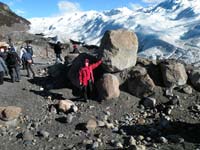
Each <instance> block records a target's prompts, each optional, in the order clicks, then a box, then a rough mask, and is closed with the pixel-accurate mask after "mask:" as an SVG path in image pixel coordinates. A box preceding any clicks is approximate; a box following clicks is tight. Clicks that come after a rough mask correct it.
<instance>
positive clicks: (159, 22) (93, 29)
mask: <svg viewBox="0 0 200 150" xmlns="http://www.w3.org/2000/svg"><path fill="white" fill-rule="evenodd" d="M30 22H31V23H32V25H31V30H30V32H31V33H43V34H44V35H46V36H56V35H57V36H58V38H59V40H61V41H66V40H69V39H70V38H71V39H74V40H78V41H85V42H86V43H87V44H96V45H99V44H100V39H101V38H102V36H103V34H104V33H105V31H106V30H110V29H118V28H125V29H129V30H133V31H134V32H136V34H137V36H138V39H139V55H141V56H144V57H150V58H153V59H155V58H163V57H165V58H177V59H183V60H185V61H186V62H189V63H195V62H199V61H200V0H166V1H163V2H162V3H160V4H158V5H156V6H154V7H149V8H139V9H138V10H130V9H128V8H125V7H124V8H118V9H113V10H110V11H104V12H97V11H87V12H76V13H71V14H65V15H63V16H59V17H49V18H33V19H30Z"/></svg>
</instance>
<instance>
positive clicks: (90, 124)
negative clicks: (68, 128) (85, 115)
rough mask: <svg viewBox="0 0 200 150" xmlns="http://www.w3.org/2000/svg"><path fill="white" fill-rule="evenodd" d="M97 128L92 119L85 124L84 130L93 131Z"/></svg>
mask: <svg viewBox="0 0 200 150" xmlns="http://www.w3.org/2000/svg"><path fill="white" fill-rule="evenodd" d="M96 128H97V122H96V120H94V119H90V120H89V121H88V122H87V123H86V129H87V130H95V129H96Z"/></svg>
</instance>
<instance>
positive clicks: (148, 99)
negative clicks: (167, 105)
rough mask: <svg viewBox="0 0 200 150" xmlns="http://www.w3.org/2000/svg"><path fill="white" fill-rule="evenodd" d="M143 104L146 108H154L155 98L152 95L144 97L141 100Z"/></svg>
mask: <svg viewBox="0 0 200 150" xmlns="http://www.w3.org/2000/svg"><path fill="white" fill-rule="evenodd" d="M143 105H144V107H146V108H154V107H155V106H156V99H155V98H152V97H146V98H144V100H143Z"/></svg>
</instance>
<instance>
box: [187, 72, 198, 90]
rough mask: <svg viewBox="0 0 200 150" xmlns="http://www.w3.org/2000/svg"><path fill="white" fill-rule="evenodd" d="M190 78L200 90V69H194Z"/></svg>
mask: <svg viewBox="0 0 200 150" xmlns="http://www.w3.org/2000/svg"><path fill="white" fill-rule="evenodd" d="M189 78H190V81H191V83H192V85H193V86H194V88H195V89H197V90H198V91H200V69H196V70H193V71H192V72H191V73H190V75H189Z"/></svg>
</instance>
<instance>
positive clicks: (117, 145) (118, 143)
mask: <svg viewBox="0 0 200 150" xmlns="http://www.w3.org/2000/svg"><path fill="white" fill-rule="evenodd" d="M115 147H117V148H123V144H122V143H121V142H116V144H115Z"/></svg>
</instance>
